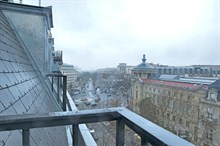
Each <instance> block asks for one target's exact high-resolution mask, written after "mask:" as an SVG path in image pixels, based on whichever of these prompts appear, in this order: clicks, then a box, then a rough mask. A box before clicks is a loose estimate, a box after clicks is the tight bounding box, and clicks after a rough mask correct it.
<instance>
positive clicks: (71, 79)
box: [61, 63, 79, 91]
mask: <svg viewBox="0 0 220 146" xmlns="http://www.w3.org/2000/svg"><path fill="white" fill-rule="evenodd" d="M61 72H62V74H64V75H66V76H67V89H68V91H70V90H73V89H74V88H76V87H77V86H78V84H77V82H76V79H77V78H78V77H79V72H78V71H77V70H76V69H75V68H74V66H73V65H70V64H66V63H64V64H63V65H62V66H61Z"/></svg>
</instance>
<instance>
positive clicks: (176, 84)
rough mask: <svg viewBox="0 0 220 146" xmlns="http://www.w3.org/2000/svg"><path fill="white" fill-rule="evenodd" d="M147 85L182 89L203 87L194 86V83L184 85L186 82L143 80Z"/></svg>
mask: <svg viewBox="0 0 220 146" xmlns="http://www.w3.org/2000/svg"><path fill="white" fill-rule="evenodd" d="M141 80H142V81H144V82H145V83H154V84H159V85H166V86H171V87H181V88H190V89H194V88H198V87H200V86H201V85H198V84H194V83H184V82H176V81H165V80H159V79H141Z"/></svg>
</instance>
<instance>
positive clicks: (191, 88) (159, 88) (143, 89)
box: [131, 60, 220, 146]
mask: <svg viewBox="0 0 220 146" xmlns="http://www.w3.org/2000/svg"><path fill="white" fill-rule="evenodd" d="M142 61H143V62H142V63H141V64H143V63H144V62H145V61H144V60H142ZM148 65H149V64H148ZM148 65H146V66H144V67H142V68H138V67H139V66H140V65H138V66H137V67H136V68H138V69H136V70H135V68H134V70H133V73H132V74H133V77H132V81H131V82H132V103H131V104H132V107H133V110H134V111H136V112H137V113H139V114H141V115H142V116H144V117H145V118H148V119H150V120H151V121H153V122H155V123H156V124H158V125H160V126H162V127H164V128H166V129H168V130H169V131H171V132H173V133H175V134H177V135H178V136H180V137H182V138H184V139H186V140H188V141H190V142H192V143H194V144H195V145H198V146H214V145H216V144H218V145H219V144H220V143H219V140H218V138H214V133H215V135H216V136H218V135H219V134H220V133H219V128H218V129H216V128H214V126H209V129H207V124H206V125H205V124H204V119H201V112H202V111H204V110H202V111H201V109H204V108H205V109H206V111H215V112H217V113H215V114H216V115H215V116H213V118H215V120H213V121H211V122H214V121H215V122H216V125H218V124H217V123H220V122H219V120H216V119H219V110H220V108H219V103H218V100H219V99H220V94H219V93H220V92H219V90H217V89H218V86H217V85H216V84H217V83H216V82H217V81H219V80H217V81H216V79H215V80H213V81H210V80H207V79H206V78H204V79H203V80H195V79H185V80H180V79H176V78H172V79H171V78H167V79H165V78H158V77H157V76H155V74H157V72H153V71H154V69H153V68H152V66H150V67H149V66H148ZM206 80H207V81H206ZM199 81H200V82H199ZM218 84H219V83H218ZM213 85H216V86H217V87H216V86H213ZM219 86H220V85H219ZM206 97H207V98H206ZM209 99H212V102H210V100H209ZM213 99H214V100H213ZM213 105H215V106H213ZM207 107H212V108H213V107H215V109H212V110H211V109H207ZM210 116H211V115H210V114H209V117H210ZM203 117H204V116H203ZM206 117H207V116H206ZM206 122H207V120H206ZM209 123H210V122H209ZM208 125H210V124H208ZM210 127H211V128H210ZM207 130H209V131H207ZM204 136H206V137H204ZM211 136H212V138H210V137H211ZM207 139H209V140H208V142H209V143H208V142H207ZM210 139H211V140H212V141H211V142H210Z"/></svg>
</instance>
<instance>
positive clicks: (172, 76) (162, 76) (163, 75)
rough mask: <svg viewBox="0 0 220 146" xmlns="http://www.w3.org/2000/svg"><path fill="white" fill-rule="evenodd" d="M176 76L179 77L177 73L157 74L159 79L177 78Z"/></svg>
mask: <svg viewBox="0 0 220 146" xmlns="http://www.w3.org/2000/svg"><path fill="white" fill-rule="evenodd" d="M178 77H179V76H178V75H167V74H162V75H160V76H159V79H177V78H178Z"/></svg>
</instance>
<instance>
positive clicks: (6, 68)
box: [0, 9, 67, 146]
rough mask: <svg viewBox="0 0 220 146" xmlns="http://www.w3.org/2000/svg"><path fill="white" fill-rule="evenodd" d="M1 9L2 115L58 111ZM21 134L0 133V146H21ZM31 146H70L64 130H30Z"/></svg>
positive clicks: (0, 92)
mask: <svg viewBox="0 0 220 146" xmlns="http://www.w3.org/2000/svg"><path fill="white" fill-rule="evenodd" d="M52 98H53V97H52V95H51V94H50V92H49V91H48V90H47V88H46V87H45V83H44V80H42V77H41V75H40V73H39V71H38V70H35V69H34V67H33V65H32V64H31V61H30V60H29V58H28V56H27V54H26V53H25V51H24V48H22V45H21V44H20V42H19V40H18V38H17V37H16V35H15V31H14V30H13V29H12V27H11V26H10V24H9V22H8V20H7V18H6V17H5V15H4V13H3V12H2V10H1V9H0V116H3V115H18V114H30V113H46V112H53V111H58V110H59V109H58V107H57V105H56V103H55V101H54V100H53V99H52ZM21 140H22V139H21V131H7V132H0V145H8V146H11V145H22V144H21ZM30 140H31V145H33V146H34V145H40V146H42V145H50V146H52V145H53V146H57V145H59V146H61V145H67V138H66V131H65V128H64V127H63V128H42V129H32V130H31V138H30Z"/></svg>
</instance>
